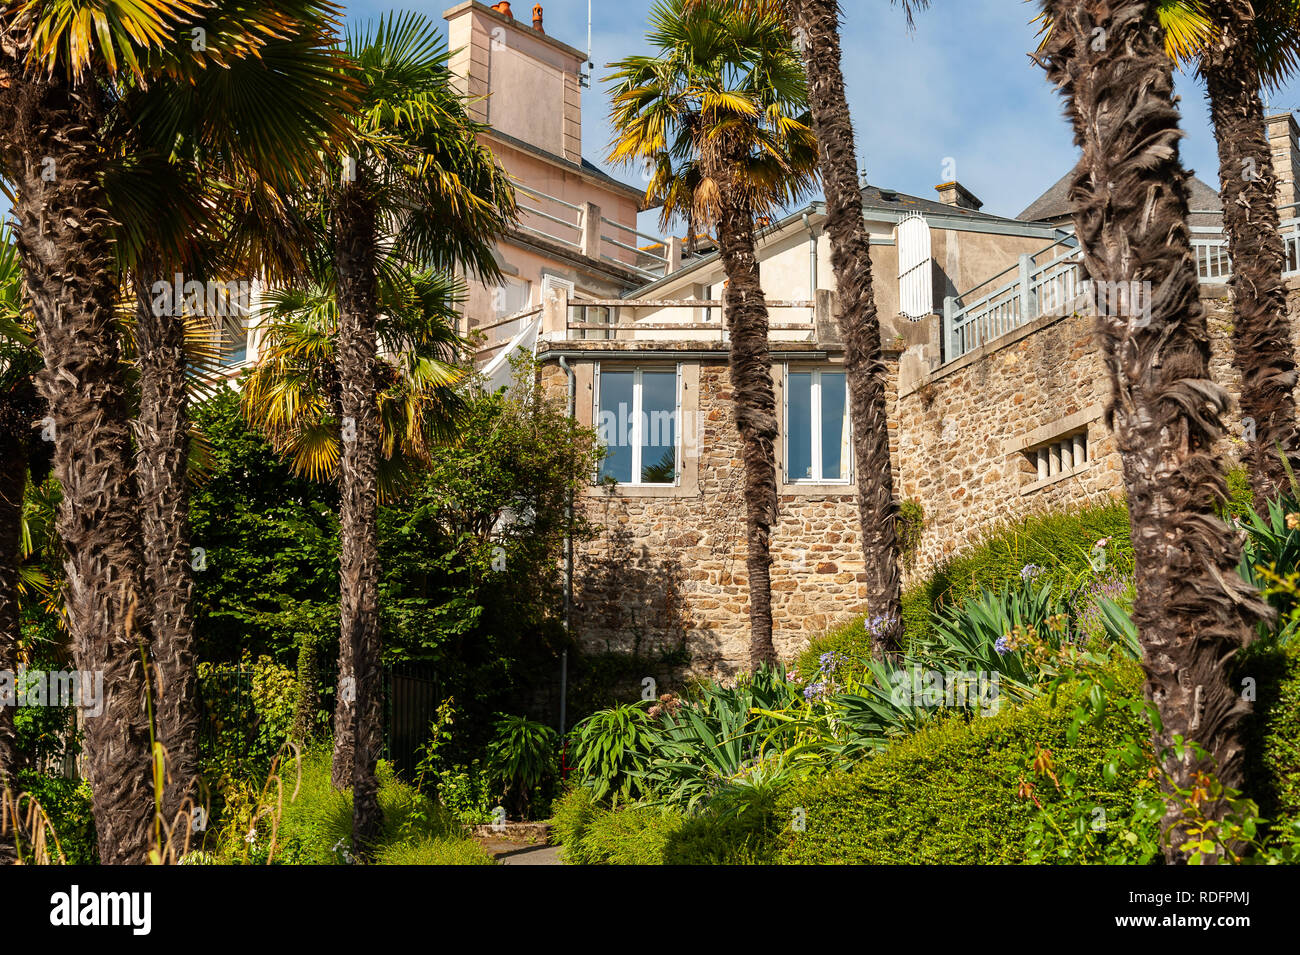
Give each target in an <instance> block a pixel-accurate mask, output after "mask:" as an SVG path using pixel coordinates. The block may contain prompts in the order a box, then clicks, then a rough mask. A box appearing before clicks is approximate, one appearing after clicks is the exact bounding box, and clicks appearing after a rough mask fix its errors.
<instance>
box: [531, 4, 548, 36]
mask: <svg viewBox="0 0 1300 955" xmlns="http://www.w3.org/2000/svg"><path fill="white" fill-rule="evenodd" d="M533 29H534V30H536V31H537V32H538V33H545V32H546V31H545V30H543V29H542V5H541V4H540V3H537V4H534V5H533Z"/></svg>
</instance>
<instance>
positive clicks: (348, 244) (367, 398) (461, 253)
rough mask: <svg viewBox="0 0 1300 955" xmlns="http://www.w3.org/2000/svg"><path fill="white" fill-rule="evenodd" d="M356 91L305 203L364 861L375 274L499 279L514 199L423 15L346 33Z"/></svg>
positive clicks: (357, 835)
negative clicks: (348, 134) (326, 402)
mask: <svg viewBox="0 0 1300 955" xmlns="http://www.w3.org/2000/svg"><path fill="white" fill-rule="evenodd" d="M346 53H347V56H348V57H349V59H350V60H351V61H352V63H353V65H354V68H355V72H356V76H357V79H358V81H359V83H360V89H361V92H360V100H361V105H360V116H359V118H358V120H357V123H356V129H355V131H354V134H353V137H352V140H351V142H350V143H349V144H348V145H347V147H346V148H347V149H348V154H347V155H345V156H343V157H342V159H341V161H340V162H337V163H333V164H331V171H332V175H331V176H330V177H329V179H328V181H327V182H326V183H325V185H324V187H323V188H322V189H321V190H320V192H319V193H318V194H316V195H315V196H314V197H313V198H314V199H315V200H316V201H317V202H318V203H319V204H320V207H321V209H322V213H323V215H322V218H323V220H324V222H325V223H326V226H327V230H326V231H327V233H328V235H327V239H326V248H327V249H328V251H329V253H330V255H331V256H332V262H333V294H334V297H335V301H336V303H337V310H338V342H337V345H336V348H337V352H336V354H337V362H338V389H339V399H338V409H339V422H340V432H341V436H342V448H341V452H340V455H339V465H338V466H339V485H340V487H339V490H340V525H341V526H340V537H341V542H342V546H341V553H340V560H339V581H340V606H339V616H340V633H339V693H338V697H337V699H336V704H335V720H334V733H335V736H334V763H333V780H334V784H335V786H338V787H340V788H341V787H343V786H345V785H346V784H347V783H348V782H349V781H350V782H351V783H352V790H353V793H352V799H353V841H354V845H355V847H356V849H357V852H358V854H359V855H361V854H364V853H365V852H366V851H367V850H368V849H369V848H370V847H371V846H372V845H373V843H374V840H375V839H376V838H377V836H378V831H379V826H380V823H381V821H382V817H381V815H380V812H379V804H378V798H377V793H378V784H377V781H376V777H375V765H376V761H377V760H378V757H379V750H380V746H381V742H382V740H381V732H380V706H381V700H380V695H379V678H380V669H379V660H380V632H379V609H378V587H379V566H378V532H377V526H376V516H377V496H378V458H379V453H380V440H381V432H380V418H379V402H378V400H377V399H378V391H379V387H380V381H379V377H378V375H377V370H378V359H379V353H378V339H377V329H378V322H379V297H380V284H381V275H380V273H381V269H382V268H383V267H384V264H385V263H386V262H387V263H389V264H390V265H392V266H402V265H406V266H410V267H412V268H414V269H416V270H429V269H437V270H448V269H453V268H456V267H460V268H463V269H465V271H466V272H467V274H471V275H474V276H477V277H480V278H483V279H485V280H492V279H494V278H495V277H496V276H498V274H499V269H498V267H497V263H496V260H495V258H494V257H493V252H492V247H493V242H494V239H495V237H496V236H498V235H500V234H501V233H502V232H503V231H504V230H505V229H506V228H508V226H509V224H510V222H512V221H513V219H514V217H515V202H514V191H513V188H512V187H511V185H510V182H509V180H508V178H507V177H506V174H505V173H504V171H503V170H502V169H501V168H500V167H499V166H498V165H497V163H496V161H495V159H494V157H493V156H492V154H491V153H490V152H489V151H488V150H487V149H486V148H485V147H484V146H482V145H481V144H480V143H479V141H478V138H477V137H478V132H479V129H480V127H479V126H477V125H476V124H475V123H474V122H473V121H472V120H471V119H470V117H469V114H468V112H467V110H466V107H465V104H464V102H463V100H462V99H461V97H460V96H459V94H458V93H457V91H456V89H455V87H454V86H453V84H452V77H451V73H450V71H449V69H448V61H449V54H448V52H447V49H446V47H445V45H444V44H443V42H442V40H441V39H440V38H439V36H438V33H437V31H436V30H435V29H434V27H433V26H432V25H431V24H430V23H429V22H428V20H427V19H425V18H424V17H422V16H419V15H415V14H393V15H390V16H389V17H387V18H383V19H381V20H380V21H379V22H378V24H377V26H374V27H371V26H366V27H363V28H362V29H360V30H355V31H349V33H348V36H347V42H346Z"/></svg>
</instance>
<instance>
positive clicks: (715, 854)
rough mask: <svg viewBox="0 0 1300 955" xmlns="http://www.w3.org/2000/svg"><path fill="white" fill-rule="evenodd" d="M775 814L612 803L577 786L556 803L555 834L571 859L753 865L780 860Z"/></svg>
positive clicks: (613, 862) (581, 861)
mask: <svg viewBox="0 0 1300 955" xmlns="http://www.w3.org/2000/svg"><path fill="white" fill-rule="evenodd" d="M773 818H774V817H773V815H772V814H771V813H770V812H767V813H749V814H743V815H738V816H737V815H725V814H720V813H717V812H712V811H706V812H704V813H701V814H700V815H697V816H684V815H683V814H682V813H681V812H679V811H677V810H673V809H663V808H660V807H654V806H646V805H633V806H625V807H622V808H618V809H606V808H604V807H602V806H600V805H598V804H597V803H596V801H595V800H594V799H593V798H592V795H591V792H590V791H589V790H586V789H574V790H572V791H570V792H569V793H567V794H566V795H565V796H564V797H563V798H562V799H561V800H559V802H557V803H556V807H555V816H554V818H553V819H552V825H551V833H552V837H553V838H554V839H555V841H556V842H558V843H559V844H560V845H561V846H563V856H564V861H565V862H566V863H567V864H570V865H748V864H762V863H769V862H772V861H774V856H775V846H776V840H775V837H776V829H777V827H776V826H775V824H774V822H773Z"/></svg>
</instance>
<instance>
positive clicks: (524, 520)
mask: <svg viewBox="0 0 1300 955" xmlns="http://www.w3.org/2000/svg"><path fill="white" fill-rule="evenodd" d="M464 399H465V414H464V417H463V418H462V421H461V435H460V439H459V440H458V441H456V442H454V443H452V444H447V445H440V446H436V447H434V448H432V449H431V454H432V460H431V462H430V465H429V470H428V473H427V475H426V476H425V477H424V478H423V479H422V480H421V482H420V483H419V485H418V486H417V487H415V488H414V489H413V490H412V491H411V493H410V494H409V495H407V496H406V497H405V498H404V499H403V500H401V501H397V502H394V503H393V504H392V505H390V506H386V507H383V508H381V509H380V515H379V527H380V560H381V566H382V568H383V578H382V580H381V582H380V608H381V613H382V619H383V626H384V652H385V657H386V660H387V661H388V662H394V663H396V662H403V661H413V662H419V663H421V664H427V665H430V666H433V667H434V668H436V670H437V673H438V678H439V687H440V690H441V692H443V693H444V694H445V695H446V696H454V697H455V699H456V703H457V708H458V714H459V715H458V725H457V731H456V735H455V737H454V738H453V739H452V740H451V741H450V743H449V744H448V745H446V746H445V747H444V748H443V759H442V763H441V767H440V768H447V767H449V766H450V765H452V764H453V763H458V764H462V765H465V764H468V763H469V762H470V761H471V760H472V759H473V758H475V757H476V756H478V755H479V754H481V753H482V751H483V749H484V747H485V746H486V745H487V743H488V738H489V734H490V728H491V725H492V722H493V716H494V714H495V713H497V712H499V711H501V710H504V709H506V708H514V707H516V706H517V701H518V699H519V698H520V696H521V695H524V694H523V693H522V692H521V688H522V687H525V686H527V687H529V688H530V689H531V688H533V687H535V685H536V682H537V679H538V674H539V673H545V674H550V673H554V674H556V675H557V677H558V673H559V658H560V654H561V652H562V651H563V649H564V648H565V646H566V645H567V644H568V640H569V638H568V637H567V635H566V634H565V632H564V628H563V625H562V621H561V619H560V609H561V607H562V606H563V599H562V580H561V575H560V567H561V564H562V560H561V558H562V552H563V541H564V535H565V531H566V529H567V528H568V527H569V523H568V520H567V516H566V508H567V503H568V494H569V493H573V494H574V495H577V494H580V493H581V488H582V487H583V486H584V485H585V482H586V481H587V480H588V478H589V476H590V474H591V471H592V468H593V467H594V462H595V448H596V444H595V435H594V432H592V431H590V429H583V428H580V427H578V426H577V425H576V424H575V423H574V422H573V421H572V420H571V419H569V418H568V416H567V414H566V411H565V408H564V407H563V405H562V404H561V403H558V402H556V401H553V400H548V399H546V398H545V396H544V395H542V394H541V393H540V392H538V391H535V390H534V389H532V387H531V386H530V385H528V384H527V383H526V382H524V381H523V379H522V378H521V380H520V381H518V382H517V383H516V386H515V388H514V389H512V390H511V391H509V392H507V393H504V394H493V395H485V394H482V393H479V392H476V391H467V392H466V394H465V396H464ZM573 526H574V536H575V539H576V540H579V541H581V540H582V539H583V538H584V537H585V535H587V534H588V533H589V528H588V526H587V525H586V523H585V522H583V521H582V520H581V519H576V520H575V522H574V525H573Z"/></svg>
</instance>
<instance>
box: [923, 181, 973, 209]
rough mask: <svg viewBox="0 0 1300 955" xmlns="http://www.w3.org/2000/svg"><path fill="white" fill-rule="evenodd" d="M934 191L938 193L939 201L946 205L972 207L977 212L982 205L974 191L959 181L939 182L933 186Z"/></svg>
mask: <svg viewBox="0 0 1300 955" xmlns="http://www.w3.org/2000/svg"><path fill="white" fill-rule="evenodd" d="M934 191H935V192H937V193H939V201H940V202H942V203H943V204H944V205H947V206H957V207H958V208H959V209H974V210H975V211H976V212H978V211H979V209H980V207H981V206H983V205H984V203H983V202H981V201H980V199H979V197H978V196H977V195H975V193H973V192H971V191H970V190H969V189H967V188H966V187H965V186H963V185H962V184H961V183H960V182H956V181H953V182H941V183H939V185H937V186H935V187H934Z"/></svg>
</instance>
